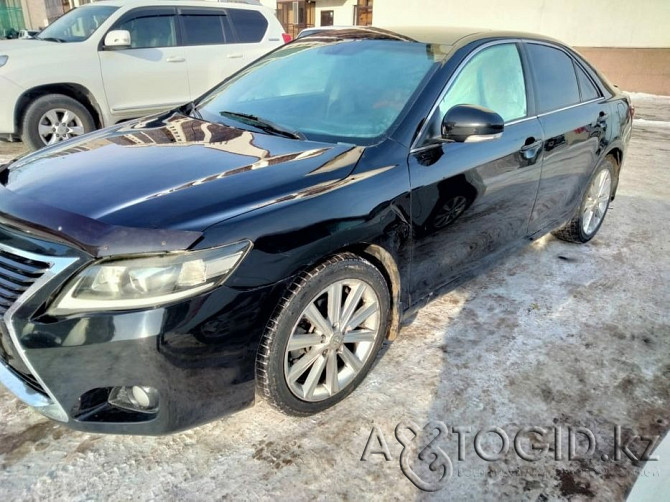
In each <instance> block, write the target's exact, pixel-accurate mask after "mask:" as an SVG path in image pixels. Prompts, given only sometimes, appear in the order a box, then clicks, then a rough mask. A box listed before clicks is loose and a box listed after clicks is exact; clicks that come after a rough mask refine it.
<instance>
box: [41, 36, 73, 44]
mask: <svg viewBox="0 0 670 502" xmlns="http://www.w3.org/2000/svg"><path fill="white" fill-rule="evenodd" d="M35 40H44V41H46V42H58V43H59V44H63V43H65V42H67V40H65V39H63V38H56V37H44V38H42V37H35Z"/></svg>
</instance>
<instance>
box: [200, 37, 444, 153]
mask: <svg viewBox="0 0 670 502" xmlns="http://www.w3.org/2000/svg"><path fill="white" fill-rule="evenodd" d="M445 56H446V54H445V53H444V52H442V51H440V48H439V46H432V45H425V44H420V43H415V42H401V41H391V40H362V41H361V40H359V41H339V42H332V41H329V42H324V41H305V42H294V43H293V44H289V45H287V46H284V47H282V48H281V49H279V50H277V51H275V52H273V53H271V54H269V55H268V56H266V57H264V58H262V59H260V60H259V61H257V62H256V63H255V64H253V65H252V66H251V67H249V68H248V69H246V70H244V71H243V72H241V73H239V74H238V75H236V76H234V77H233V78H232V79H230V80H229V81H227V82H225V83H223V84H222V85H221V86H220V87H219V88H218V89H216V90H214V91H213V92H212V93H211V94H209V95H208V96H206V97H205V98H204V99H203V100H202V101H201V103H200V105H199V106H198V110H199V111H200V113H201V114H202V116H203V117H204V118H205V119H206V120H211V121H215V122H224V123H230V120H232V119H231V118H230V117H231V115H230V113H224V114H223V115H222V112H234V113H243V114H248V115H254V116H257V117H260V118H263V119H266V120H268V121H271V122H273V123H274V124H276V125H279V126H282V127H285V128H287V129H290V130H294V131H298V132H300V133H302V134H304V135H305V136H306V137H307V138H308V139H318V140H323V141H342V142H350V143H356V144H371V143H373V142H375V141H376V139H377V138H379V137H380V136H382V135H383V134H384V133H386V131H387V130H388V129H389V128H390V127H391V125H392V124H393V123H394V122H395V120H396V119H397V118H398V117H399V115H400V114H401V112H402V111H403V109H404V108H405V107H406V106H407V104H408V102H409V101H411V98H412V96H413V95H414V94H415V92H417V90H418V89H420V88H421V87H422V86H423V82H424V81H425V80H426V79H427V78H428V77H429V75H431V74H432V72H433V71H434V70H435V69H436V68H437V66H438V65H439V64H440V62H441V61H442V60H443V59H444V57H445ZM224 117H225V118H224ZM235 125H239V124H235Z"/></svg>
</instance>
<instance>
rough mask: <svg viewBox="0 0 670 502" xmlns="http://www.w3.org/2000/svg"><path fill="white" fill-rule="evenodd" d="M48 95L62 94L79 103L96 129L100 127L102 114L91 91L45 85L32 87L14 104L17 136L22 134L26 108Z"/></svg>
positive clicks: (73, 87)
mask: <svg viewBox="0 0 670 502" xmlns="http://www.w3.org/2000/svg"><path fill="white" fill-rule="evenodd" d="M49 94H63V95H65V96H68V97H70V98H72V99H75V100H77V101H78V102H80V103H81V104H82V105H83V106H84V107H86V109H87V110H88V112H89V113H90V114H91V116H92V117H93V120H94V122H95V125H96V127H97V128H100V127H102V112H101V109H100V105H99V104H98V102H97V100H96V99H95V96H94V95H93V93H92V92H91V91H89V90H88V89H87V88H86V87H84V86H83V85H81V84H75V83H59V84H45V85H38V86H35V87H32V88H30V89H28V90H27V91H25V92H24V93H23V94H21V96H20V97H19V99H18V100H17V102H16V106H15V107H14V125H15V126H16V131H17V133H18V134H22V133H23V131H22V122H23V116H24V115H25V113H26V110H27V109H28V106H29V105H30V103H31V102H32V101H34V100H35V99H36V98H39V97H42V96H47V95H49Z"/></svg>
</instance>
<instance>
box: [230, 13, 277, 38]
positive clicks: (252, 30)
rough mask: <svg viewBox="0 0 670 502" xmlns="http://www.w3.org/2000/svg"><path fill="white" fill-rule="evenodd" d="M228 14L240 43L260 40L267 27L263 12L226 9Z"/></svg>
mask: <svg viewBox="0 0 670 502" xmlns="http://www.w3.org/2000/svg"><path fill="white" fill-rule="evenodd" d="M227 12H228V15H229V16H230V20H231V22H232V23H233V26H234V27H235V31H236V32H237V41H238V42H240V43H243V44H244V43H252V42H260V41H261V40H262V39H263V36H264V35H265V32H266V31H267V29H268V22H267V19H265V17H263V14H261V13H260V12H258V11H255V10H242V9H228V10H227Z"/></svg>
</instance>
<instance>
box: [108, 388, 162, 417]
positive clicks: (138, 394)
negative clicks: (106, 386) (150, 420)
mask: <svg viewBox="0 0 670 502" xmlns="http://www.w3.org/2000/svg"><path fill="white" fill-rule="evenodd" d="M107 401H108V402H109V404H111V405H112V406H116V407H117V408H123V409H126V410H132V411H138V412H140V413H156V412H157V411H158V391H157V390H156V389H154V388H153V387H144V386H141V385H133V386H132V387H114V388H113V389H112V392H110V394H109V399H108V400H107Z"/></svg>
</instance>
